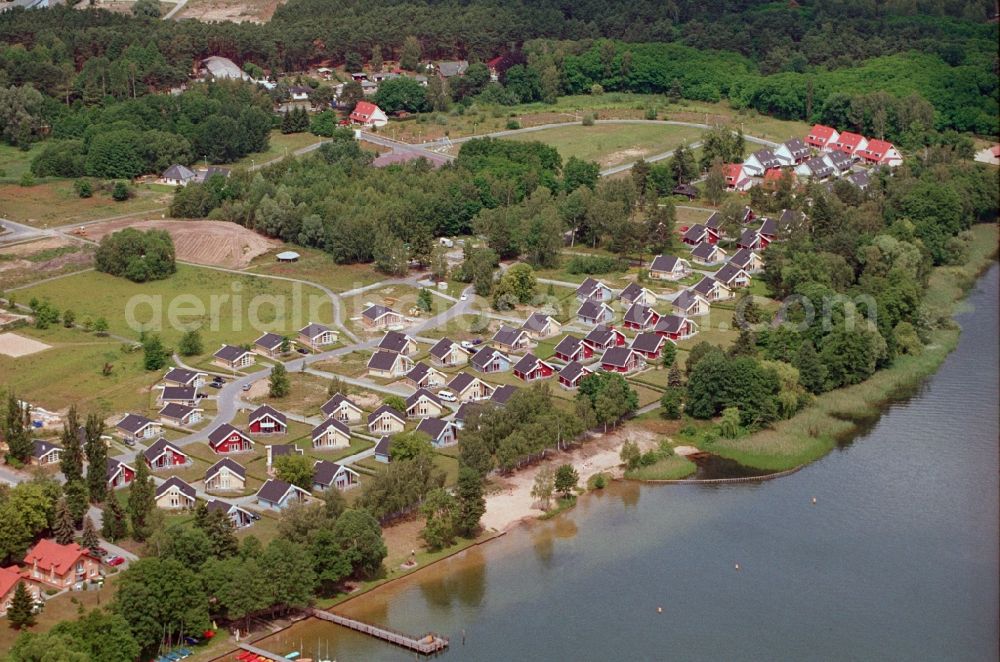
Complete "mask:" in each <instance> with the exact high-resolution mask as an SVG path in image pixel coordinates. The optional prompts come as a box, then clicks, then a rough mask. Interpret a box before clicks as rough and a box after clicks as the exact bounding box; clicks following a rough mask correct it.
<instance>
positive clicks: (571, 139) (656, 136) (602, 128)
mask: <svg viewBox="0 0 1000 662" xmlns="http://www.w3.org/2000/svg"><path fill="white" fill-rule="evenodd" d="M701 134H702V130H701V129H695V128H691V127H685V126H668V125H662V124H649V125H644V124H622V125H612V124H605V125H595V126H583V125H582V124H572V125H567V126H565V127H558V128H554V129H546V130H544V131H532V132H529V133H522V134H518V135H516V136H511V139H512V140H519V141H539V142H543V143H546V144H548V145H552V146H553V147H555V148H556V149H557V150H559V154H560V155H561V156H562V157H563V160H564V161H565V160H567V159H569V158H570V157H571V156H575V157H576V158H578V159H583V160H585V161H597V162H598V163H600V164H601V167H604V168H606V167H609V166H615V165H619V164H622V163H629V162H632V161H636V160H638V159H640V158H645V157H649V156H653V155H654V154H659V153H661V152H666V151H670V150H673V149H675V148H677V147H678V146H680V145H682V144H685V143H689V142H694V141H695V140H697V139H698V137H699V136H700V135H701Z"/></svg>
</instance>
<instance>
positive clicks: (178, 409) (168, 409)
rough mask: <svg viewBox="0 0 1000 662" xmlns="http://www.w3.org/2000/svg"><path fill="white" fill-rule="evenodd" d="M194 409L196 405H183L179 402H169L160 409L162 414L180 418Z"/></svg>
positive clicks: (167, 416)
mask: <svg viewBox="0 0 1000 662" xmlns="http://www.w3.org/2000/svg"><path fill="white" fill-rule="evenodd" d="M193 411H194V407H189V406H187V405H182V404H181V403H179V402H168V403H167V404H165V405H163V409H161V410H160V411H159V414H160V416H165V417H166V418H173V419H177V420H180V419H182V418H184V417H185V416H187V415H188V414H190V413H191V412H193Z"/></svg>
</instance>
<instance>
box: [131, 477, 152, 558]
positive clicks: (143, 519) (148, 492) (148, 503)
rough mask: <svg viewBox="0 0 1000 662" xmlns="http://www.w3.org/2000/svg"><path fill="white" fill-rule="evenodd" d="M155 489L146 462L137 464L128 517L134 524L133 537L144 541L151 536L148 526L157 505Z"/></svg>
mask: <svg viewBox="0 0 1000 662" xmlns="http://www.w3.org/2000/svg"><path fill="white" fill-rule="evenodd" d="M154 498H155V488H154V487H153V481H152V479H150V477H149V467H147V466H146V463H145V462H136V468H135V479H134V480H133V481H132V484H131V485H130V486H129V493H128V516H129V521H130V522H131V524H132V537H133V538H135V539H136V540H139V541H142V540H145V539H146V536H147V535H149V531H148V530H147V526H146V525H147V524H148V520H149V514H150V513H151V512H152V511H153V507H154V506H155V505H156V504H155V500H154Z"/></svg>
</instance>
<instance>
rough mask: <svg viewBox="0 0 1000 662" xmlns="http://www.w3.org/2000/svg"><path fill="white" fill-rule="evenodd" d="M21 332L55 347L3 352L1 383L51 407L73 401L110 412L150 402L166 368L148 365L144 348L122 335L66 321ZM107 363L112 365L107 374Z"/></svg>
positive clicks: (136, 408)
mask: <svg viewBox="0 0 1000 662" xmlns="http://www.w3.org/2000/svg"><path fill="white" fill-rule="evenodd" d="M18 335H21V336H24V337H27V338H32V339H34V340H37V341H39V342H43V343H46V344H48V345H51V346H52V347H51V349H47V350H45V351H44V352H39V353H37V354H31V355H28V356H22V357H20V358H11V357H9V356H3V355H0V388H5V387H13V388H15V389H16V390H17V394H18V396H19V397H20V398H22V399H23V400H26V401H28V402H31V403H32V404H36V405H39V406H41V407H44V408H45V409H48V410H50V411H58V410H61V409H64V408H65V407H67V406H69V405H70V404H72V403H76V404H77V405H79V406H80V407H81V408H82V409H83V410H90V409H94V410H100V411H102V412H104V413H106V414H110V413H112V412H121V411H130V410H134V411H145V410H146V409H147V407H148V406H149V402H150V396H149V389H150V387H151V386H152V385H153V384H154V383H155V382H156V381H157V379H158V378H159V376H160V375H161V373H160V372H159V371H157V372H146V371H145V370H143V368H142V353H141V352H124V351H123V349H122V343H121V342H119V341H117V340H114V339H110V338H97V337H95V336H94V335H92V334H87V333H84V332H83V331H78V330H75V329H64V328H62V327H53V328H50V329H46V330H39V329H33V328H24V329H19V330H18ZM105 364H110V365H111V371H110V374H109V375H107V376H105V375H103V374H102V368H103V367H104V366H105Z"/></svg>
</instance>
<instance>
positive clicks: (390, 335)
mask: <svg viewBox="0 0 1000 662" xmlns="http://www.w3.org/2000/svg"><path fill="white" fill-rule="evenodd" d="M409 342H410V339H409V338H408V337H407V336H406V334H403V333H400V332H399V331H386V333H385V335H384V336H382V340H380V341H379V343H378V348H379V349H380V350H387V351H390V352H395V353H397V354H399V353H400V352H402V351H403V350H405V349H406V346H407V345H408V344H409Z"/></svg>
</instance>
